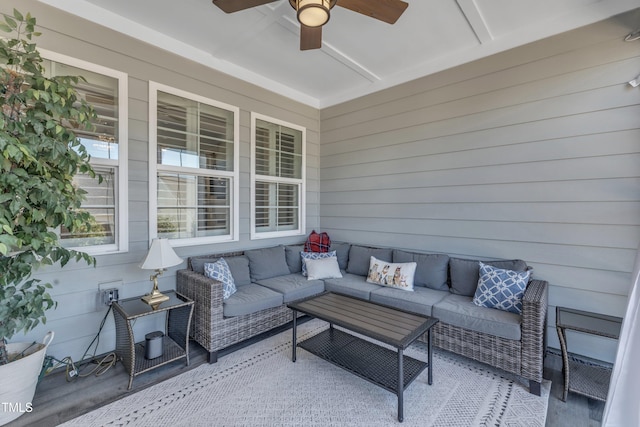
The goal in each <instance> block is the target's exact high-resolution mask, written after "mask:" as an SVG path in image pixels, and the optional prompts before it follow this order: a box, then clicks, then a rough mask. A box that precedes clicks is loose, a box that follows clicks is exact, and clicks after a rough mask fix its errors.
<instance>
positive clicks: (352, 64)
mask: <svg viewBox="0 0 640 427" xmlns="http://www.w3.org/2000/svg"><path fill="white" fill-rule="evenodd" d="M282 18H283V22H281V23H285V24H286V25H283V26H284V27H285V28H286V29H288V30H289V31H291V32H293V33H295V34H300V24H299V23H298V21H297V20H294V19H293V18H291V17H290V16H289V15H283V16H282ZM321 51H322V52H323V53H325V54H327V55H329V56H330V57H332V58H333V59H335V60H336V61H338V62H340V63H341V64H342V65H344V66H346V67H349V68H350V69H352V70H353V71H355V72H356V73H358V74H360V75H361V76H362V77H364V78H365V79H367V80H368V81H370V82H377V81H379V80H381V78H380V76H378V75H376V74H375V73H373V72H372V71H371V70H369V69H368V68H366V67H364V66H362V65H360V64H359V63H358V62H356V61H354V60H353V59H351V58H350V57H349V56H348V55H346V54H344V53H342V52H340V51H339V50H338V49H336V48H335V47H334V46H333V45H331V44H330V43H327V42H326V41H324V40H323V41H322V48H321Z"/></svg>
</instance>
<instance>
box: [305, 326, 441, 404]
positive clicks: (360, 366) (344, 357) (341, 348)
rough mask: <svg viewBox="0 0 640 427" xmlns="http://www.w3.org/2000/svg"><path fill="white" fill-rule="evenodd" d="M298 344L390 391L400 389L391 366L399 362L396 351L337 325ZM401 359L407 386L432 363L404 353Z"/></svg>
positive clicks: (393, 391)
mask: <svg viewBox="0 0 640 427" xmlns="http://www.w3.org/2000/svg"><path fill="white" fill-rule="evenodd" d="M298 347H300V348H303V349H305V350H307V351H308V352H309V353H312V354H314V355H316V356H318V357H320V358H321V359H324V360H326V361H328V362H330V363H333V364H334V365H336V366H339V367H340V368H342V369H345V370H347V371H349V372H351V373H353V374H354V375H357V376H359V377H360V378H363V379H365V380H367V381H369V382H371V383H373V384H375V385H377V386H380V387H382V388H384V389H385V390H387V391H390V392H392V393H397V392H398V373H397V371H396V370H394V369H390V367H393V366H397V363H398V353H397V352H396V351H393V350H390V349H388V348H385V347H380V346H379V345H377V344H374V343H372V342H369V341H366V340H363V339H361V338H358V337H355V336H353V335H351V334H348V333H346V332H343V331H341V330H339V329H335V328H330V329H327V330H325V331H323V332H320V333H319V334H317V335H314V336H312V337H311V338H308V339H306V340H304V341H302V342H300V343H298ZM402 360H403V372H404V386H403V388H402V389H406V388H407V386H408V385H409V384H411V383H412V382H413V380H414V379H416V377H417V376H418V375H420V373H421V372H422V371H424V370H425V369H426V368H427V367H428V366H429V364H428V363H426V362H422V361H420V360H416V359H414V358H412V357H409V356H405V355H403V356H402Z"/></svg>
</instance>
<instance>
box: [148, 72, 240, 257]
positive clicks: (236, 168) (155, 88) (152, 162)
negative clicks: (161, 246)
mask: <svg viewBox="0 0 640 427" xmlns="http://www.w3.org/2000/svg"><path fill="white" fill-rule="evenodd" d="M158 92H165V93H168V94H171V95H175V96H179V97H182V98H186V99H189V100H191V101H196V102H199V103H201V104H207V105H210V106H212V107H217V108H221V109H224V110H228V111H231V112H232V113H233V171H232V172H229V171H216V174H217V175H219V176H221V177H224V178H230V179H231V180H232V185H231V194H230V197H231V203H230V206H231V209H232V212H231V215H230V216H229V217H230V219H231V224H230V225H229V228H230V233H229V234H225V235H223V236H206V237H188V238H184V239H169V242H170V243H171V246H174V247H182V246H195V245H205V244H210V243H221V242H236V241H238V240H240V230H239V227H240V123H239V122H240V108H238V107H236V106H233V105H230V104H226V103H224V102H220V101H216V100H214V99H210V98H206V97H204V96H201V95H196V94H194V93H191V92H187V91H184V90H181V89H177V88H174V87H171V86H167V85H164V84H162V83H158V82H154V81H151V80H150V81H149V244H151V241H152V240H153V239H154V238H156V237H157V236H158V160H157V159H158V155H157V147H158V123H157V122H158ZM189 169H191V171H193V174H194V175H195V176H198V175H199V174H198V172H199V171H200V169H199V168H187V167H184V168H180V167H173V166H169V165H167V166H165V167H163V168H161V170H162V171H171V172H186V173H188V172H189Z"/></svg>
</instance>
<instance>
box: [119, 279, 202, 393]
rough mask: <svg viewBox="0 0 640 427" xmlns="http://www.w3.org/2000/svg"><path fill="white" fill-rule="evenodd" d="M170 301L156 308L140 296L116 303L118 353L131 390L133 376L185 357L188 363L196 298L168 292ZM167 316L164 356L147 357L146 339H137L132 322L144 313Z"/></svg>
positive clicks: (144, 314) (146, 314) (145, 314)
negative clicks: (127, 375) (190, 332)
mask: <svg viewBox="0 0 640 427" xmlns="http://www.w3.org/2000/svg"><path fill="white" fill-rule="evenodd" d="M164 294H165V295H167V296H168V297H169V300H168V301H166V302H163V303H162V304H160V306H159V307H158V308H156V309H155V310H154V309H153V308H152V307H151V306H149V305H148V304H147V303H145V302H143V301H142V300H141V299H140V298H139V297H137V298H130V299H126V300H122V301H118V302H114V303H113V319H114V320H115V323H116V354H117V355H118V358H119V359H120V360H122V363H123V364H124V367H125V369H126V370H127V372H128V373H129V386H128V387H127V389H128V390H130V389H131V386H132V385H133V378H134V377H135V376H137V375H140V374H142V373H144V372H148V371H150V370H152V369H155V368H157V367H159V366H162V365H166V364H167V363H170V362H173V361H174V360H178V359H186V363H187V366H188V365H189V328H190V325H191V313H192V312H193V301H192V300H190V299H189V298H186V297H184V296H182V295H180V294H178V293H176V292H173V291H171V292H165V293H164ZM150 315H164V316H165V317H166V323H165V324H166V326H165V329H166V331H165V332H166V333H165V336H164V339H163V346H162V356H160V357H156V358H155V359H146V358H145V342H144V341H142V342H138V343H136V342H135V338H134V335H133V327H132V322H134V321H135V320H136V319H138V318H140V317H143V316H150Z"/></svg>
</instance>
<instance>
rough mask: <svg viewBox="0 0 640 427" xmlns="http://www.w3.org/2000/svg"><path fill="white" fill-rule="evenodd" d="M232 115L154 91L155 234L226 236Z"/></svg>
mask: <svg viewBox="0 0 640 427" xmlns="http://www.w3.org/2000/svg"><path fill="white" fill-rule="evenodd" d="M211 102H213V101H211ZM235 114H236V113H235V112H234V111H232V110H228V109H225V108H222V107H219V106H216V105H212V104H208V103H207V102H203V100H201V99H200V100H194V99H190V98H189V97H188V96H187V94H184V93H183V94H182V95H178V94H174V93H169V92H167V91H162V90H158V91H157V92H156V126H155V131H156V147H155V153H156V156H157V158H156V162H157V165H156V177H157V194H156V197H157V199H156V200H157V203H156V204H157V209H156V222H157V224H156V232H157V236H158V237H161V238H169V239H175V240H179V239H183V240H184V239H194V238H216V237H218V238H219V237H223V238H229V237H231V236H232V234H233V230H232V227H233V218H234V212H233V203H232V202H233V200H234V194H233V191H234V190H233V188H234V181H235V180H237V176H236V174H237V171H234V156H235V144H236V143H235V138H236V135H235Z"/></svg>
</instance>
